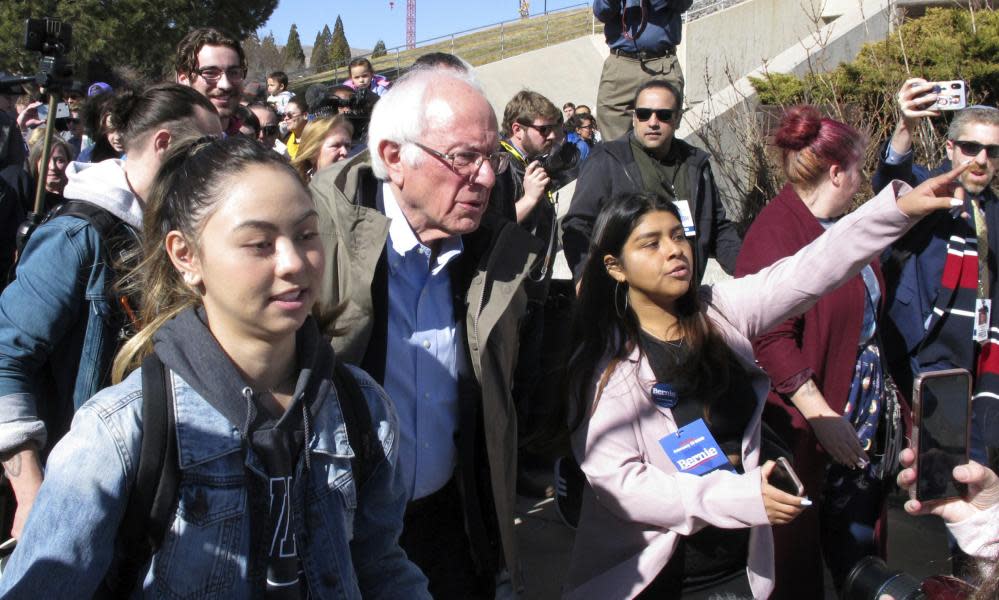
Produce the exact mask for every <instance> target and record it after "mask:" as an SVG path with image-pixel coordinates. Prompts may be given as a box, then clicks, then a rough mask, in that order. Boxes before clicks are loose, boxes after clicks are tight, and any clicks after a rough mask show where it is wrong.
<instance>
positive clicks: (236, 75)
mask: <svg viewBox="0 0 999 600" xmlns="http://www.w3.org/2000/svg"><path fill="white" fill-rule="evenodd" d="M194 72H195V73H197V74H198V76H199V77H201V78H202V79H204V80H205V81H207V82H208V83H217V82H218V80H219V79H222V75H223V74H224V75H225V78H226V79H228V80H229V81H230V82H232V83H239V82H240V81H243V78H244V77H246V69H244V68H243V67H229V68H228V69H221V68H219V67H204V68H201V69H195V70H194Z"/></svg>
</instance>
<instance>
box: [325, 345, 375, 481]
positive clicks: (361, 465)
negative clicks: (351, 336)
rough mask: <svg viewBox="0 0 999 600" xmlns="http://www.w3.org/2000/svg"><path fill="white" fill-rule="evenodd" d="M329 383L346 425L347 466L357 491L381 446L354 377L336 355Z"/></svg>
mask: <svg viewBox="0 0 999 600" xmlns="http://www.w3.org/2000/svg"><path fill="white" fill-rule="evenodd" d="M334 360H335V361H336V362H335V363H334V365H333V384H334V385H335V386H336V391H337V398H338V399H339V400H340V410H341V411H342V412H343V421H344V424H345V425H346V426H347V439H348V440H350V444H351V446H353V450H354V458H353V459H351V462H350V468H351V470H352V471H353V472H354V482H355V485H356V486H357V489H358V491H360V490H361V487H362V486H363V485H364V484H365V483H366V482H367V481H368V479H369V478H370V477H371V473H372V472H373V471H374V469H375V467H376V466H377V465H378V463H379V462H381V460H382V459H384V458H385V450H384V448H382V443H381V440H379V439H378V434H377V433H376V432H375V428H374V425H372V422H371V411H370V410H369V409H368V401H367V399H366V398H365V397H364V393H363V392H361V386H359V385H358V384H357V379H355V378H354V375H353V373H351V372H350V369H348V368H347V365H346V364H344V362H343V361H341V360H340V359H339V358H336V359H334Z"/></svg>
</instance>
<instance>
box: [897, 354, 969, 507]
mask: <svg viewBox="0 0 999 600" xmlns="http://www.w3.org/2000/svg"><path fill="white" fill-rule="evenodd" d="M912 409H913V425H912V445H913V447H914V448H916V485H915V486H914V487H913V489H912V490H911V492H910V495H911V496H912V497H913V498H915V499H916V500H919V501H920V502H929V501H933V500H944V499H947V498H957V497H960V496H962V495H963V494H964V492H965V491H966V490H965V486H963V485H962V484H960V483H958V482H956V481H954V478H953V476H952V472H953V470H954V467H956V466H957V465H963V464H966V463H967V462H968V441H969V438H970V435H971V373H969V372H968V371H967V369H947V370H943V371H929V372H926V373H922V374H920V375H918V376H917V377H916V380H915V382H914V383H913V393H912Z"/></svg>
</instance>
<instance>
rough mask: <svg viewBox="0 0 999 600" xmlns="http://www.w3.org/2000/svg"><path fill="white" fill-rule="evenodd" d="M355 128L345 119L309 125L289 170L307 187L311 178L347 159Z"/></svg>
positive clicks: (338, 116) (340, 118)
mask: <svg viewBox="0 0 999 600" xmlns="http://www.w3.org/2000/svg"><path fill="white" fill-rule="evenodd" d="M353 135H354V126H353V125H351V124H350V121H348V120H347V117H345V116H344V115H332V116H329V117H323V118H320V119H316V120H314V121H309V123H308V124H307V125H306V126H305V131H304V132H303V133H302V140H301V142H300V143H299V145H298V154H296V155H295V158H294V159H293V160H292V161H291V166H293V167H295V170H296V171H298V175H299V177H301V178H302V181H303V182H305V183H306V184H308V183H309V180H311V179H312V176H313V175H315V174H316V173H318V172H319V171H322V170H323V169H325V168H326V167H328V166H330V165H332V164H333V163H335V162H337V161H339V160H343V159H344V158H347V153H348V152H350V146H351V143H350V140H351V138H352V137H353Z"/></svg>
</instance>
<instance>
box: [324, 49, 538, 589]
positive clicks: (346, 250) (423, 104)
mask: <svg viewBox="0 0 999 600" xmlns="http://www.w3.org/2000/svg"><path fill="white" fill-rule="evenodd" d="M473 77H474V76H472V75H471V74H468V73H461V72H459V71H456V70H454V69H451V68H447V67H442V68H438V69H434V68H420V69H414V70H413V71H411V72H410V73H408V74H407V75H405V76H404V77H402V78H401V79H399V80H397V81H396V82H395V83H394V84H393V85H392V88H391V89H390V90H389V91H388V92H386V94H385V95H384V96H382V97H381V100H379V101H378V104H377V105H376V107H375V109H374V112H373V113H372V115H371V122H370V125H369V128H368V148H367V149H366V150H364V151H362V152H361V153H359V154H357V155H355V156H354V157H351V158H348V159H345V160H342V161H340V162H338V163H336V164H335V165H333V166H332V167H330V168H329V169H326V170H323V171H320V172H319V173H318V174H317V175H316V176H315V177H314V178H313V179H312V182H311V184H310V188H311V191H312V194H313V198H314V199H315V200H316V208H317V209H318V210H319V211H320V231H323V232H325V233H324V235H326V236H327V240H326V243H327V247H328V252H327V267H326V272H327V274H328V276H327V278H326V281H327V282H328V283H327V286H328V289H325V290H324V291H323V295H322V301H323V304H324V305H325V306H327V307H334V306H338V305H339V306H342V307H343V308H342V309H341V310H342V313H341V314H340V317H339V318H338V319H337V322H336V326H337V327H339V328H342V329H343V331H344V334H343V335H340V336H336V337H334V338H333V345H334V347H335V348H336V351H337V354H338V355H339V356H340V357H341V358H343V359H344V360H346V361H348V362H353V363H355V364H358V365H360V366H361V367H362V368H364V370H366V371H367V372H368V373H370V374H371V375H372V377H374V379H375V380H376V381H378V382H379V383H381V384H382V385H383V386H384V388H385V391H386V392H388V395H389V397H390V398H392V400H393V401H394V403H395V406H396V407H397V409H398V414H399V430H400V437H401V442H400V444H399V454H398V457H397V458H398V466H397V467H394V468H397V469H398V478H397V480H396V481H397V482H398V484H399V486H398V489H399V491H400V493H405V494H406V495H407V497H408V498H409V506H408V507H407V510H406V514H405V515H404V516H403V515H385V516H382V518H400V517H401V518H403V532H402V537H401V538H400V544H401V545H402V547H403V548H404V549H405V550H406V553H407V554H408V556H409V558H410V559H411V560H412V561H413V562H414V563H416V564H417V566H419V567H420V569H421V570H422V571H423V572H424V574H426V576H427V578H428V579H429V581H430V593H431V595H432V596H433V597H434V598H436V599H438V600H442V599H443V600H447V599H462V600H464V599H477V598H493V597H494V595H495V593H496V590H497V585H498V584H500V585H502V584H504V582H505V584H506V585H509V581H510V578H511V577H512V579H513V581H514V582H517V581H519V574H518V560H517V553H516V535H515V531H514V527H513V526H514V504H515V502H514V501H515V498H516V492H515V485H516V481H515V475H516V468H515V466H516V457H517V423H516V414H515V411H514V410H513V400H512V398H511V391H510V387H509V382H511V381H512V380H513V369H514V365H516V364H517V355H518V345H519V337H518V336H519V325H520V323H521V322H522V319H523V316H524V312H525V309H526V305H527V300H526V291H525V290H524V281H525V279H526V277H527V276H528V272H529V270H530V268H531V266H532V265H533V264H534V263H535V261H536V258H537V255H538V254H539V253H540V252H541V250H540V249H538V246H540V244H538V243H537V241H536V240H535V239H534V238H533V237H532V236H531V235H530V234H529V233H528V232H527V231H525V230H524V229H522V228H521V227H520V226H518V225H517V224H516V223H514V222H512V221H509V220H507V219H505V218H503V217H502V216H501V215H499V214H496V213H495V212H494V211H492V210H487V206H488V204H489V199H490V191H491V189H492V188H493V185H494V184H495V182H496V178H497V177H498V176H499V175H500V174H502V173H503V172H504V171H505V169H506V168H507V165H508V161H509V155H508V154H506V153H505V152H502V151H501V149H500V146H499V135H498V132H497V124H496V115H495V113H494V112H493V110H492V108H491V107H490V105H489V103H488V101H487V100H486V98H485V96H484V95H483V94H482V91H481V87H480V86H479V84H478V83H477V82H476V81H475V80H474V79H473ZM392 458H393V459H395V458H396V457H392ZM507 573H508V574H509V576H510V577H506V576H505V574H507Z"/></svg>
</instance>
